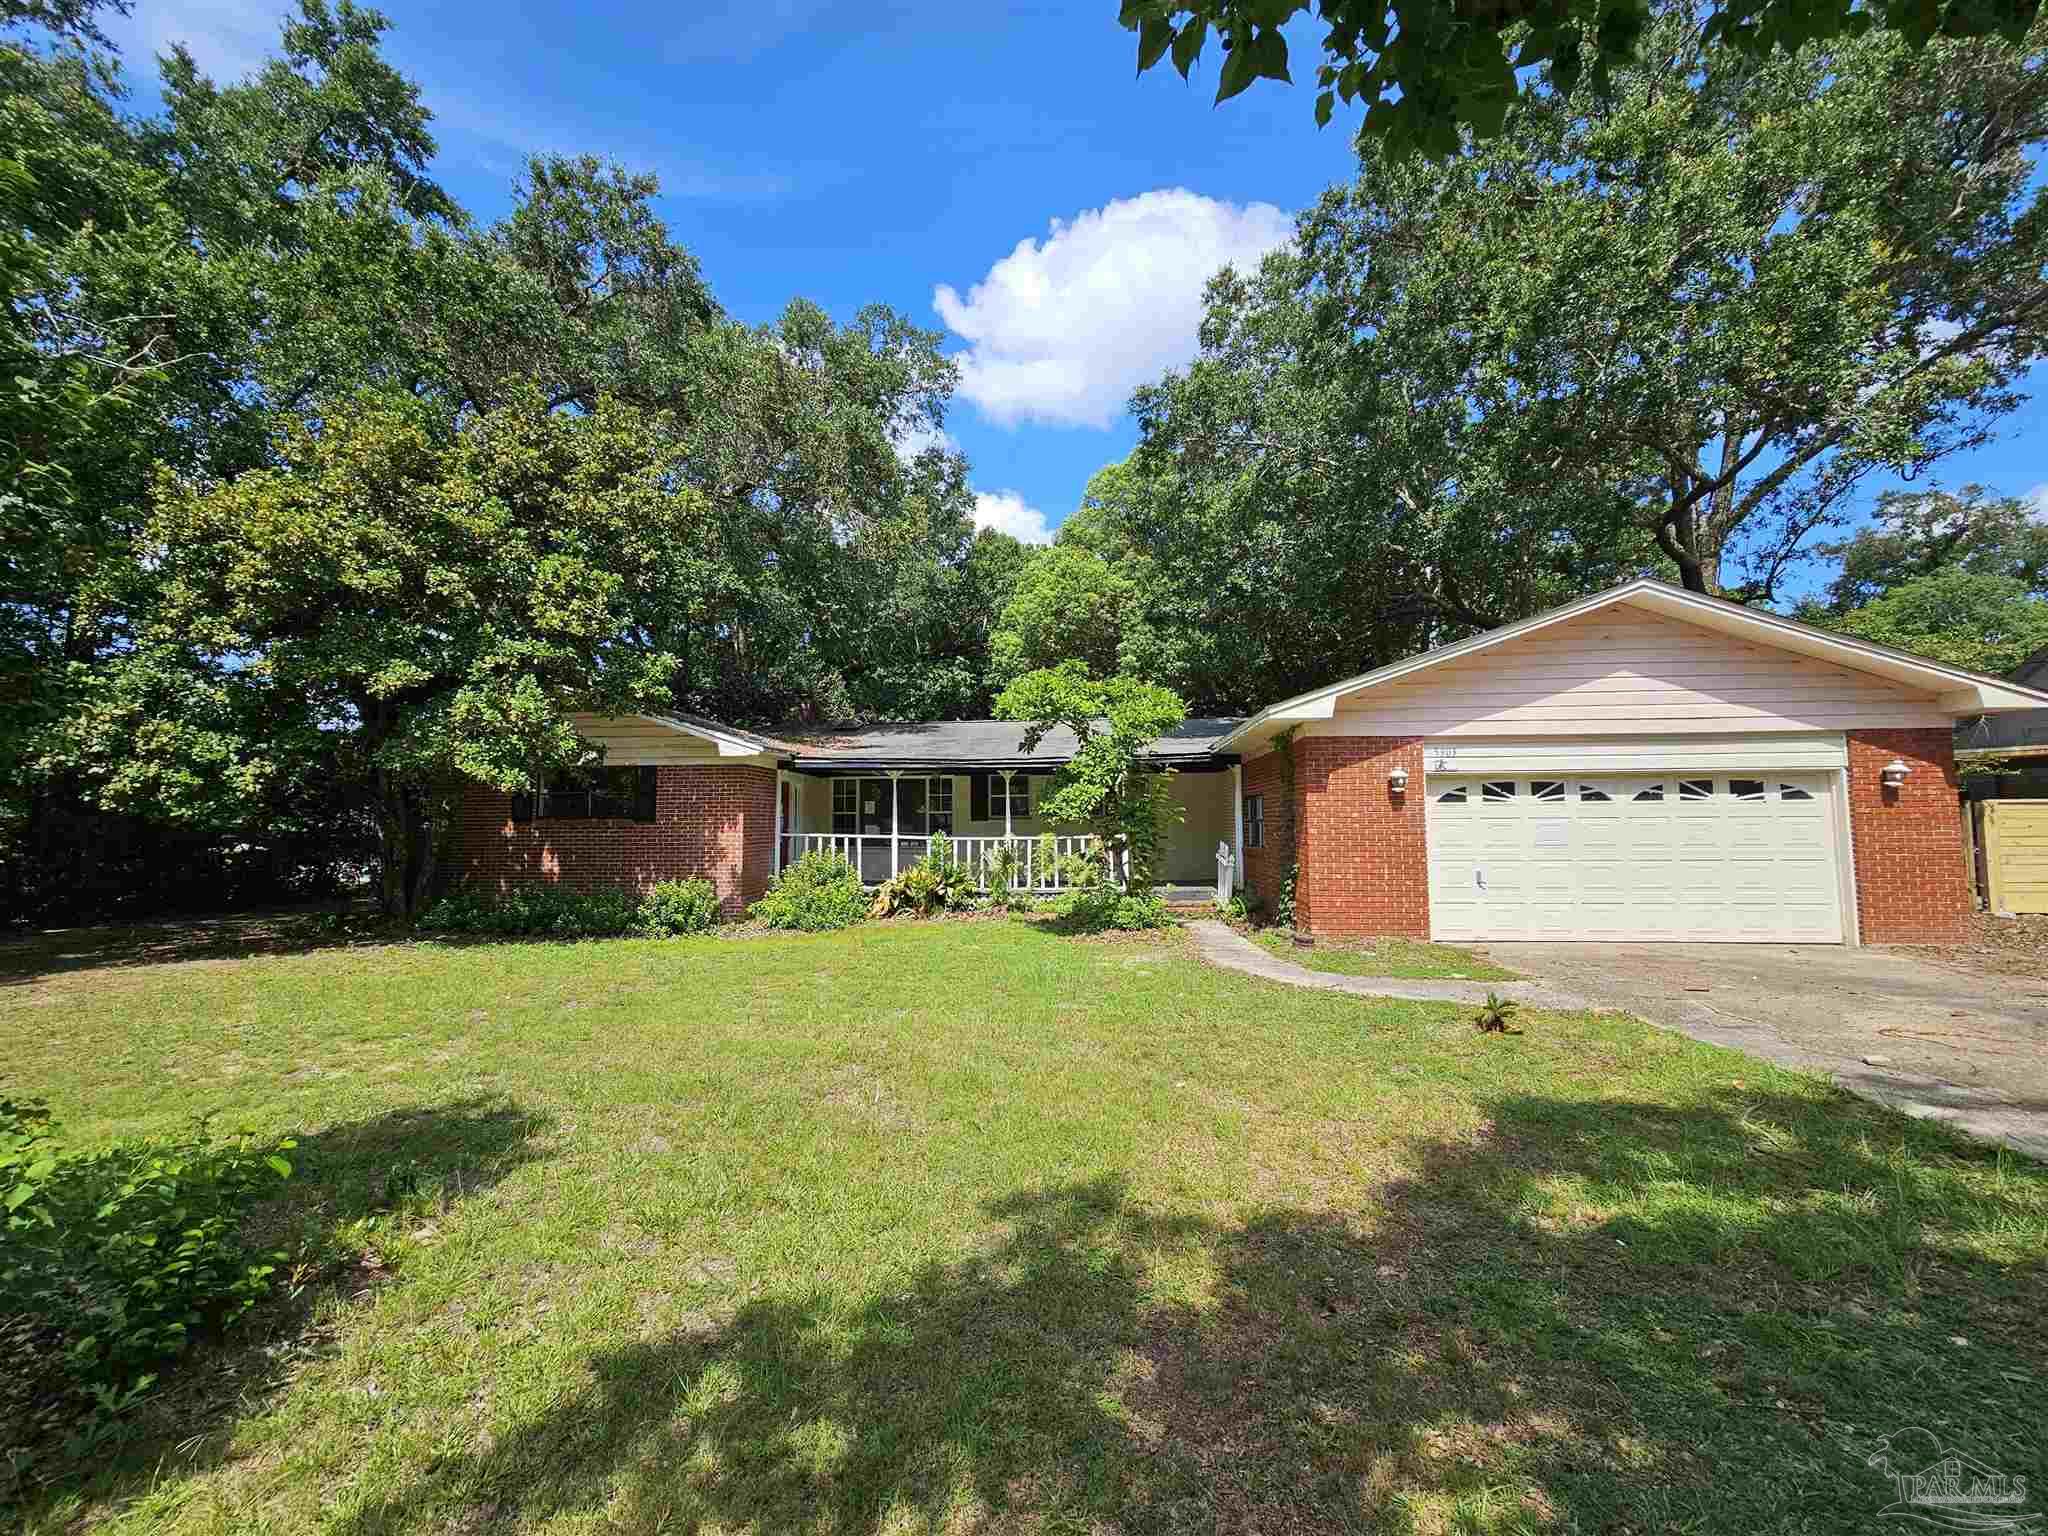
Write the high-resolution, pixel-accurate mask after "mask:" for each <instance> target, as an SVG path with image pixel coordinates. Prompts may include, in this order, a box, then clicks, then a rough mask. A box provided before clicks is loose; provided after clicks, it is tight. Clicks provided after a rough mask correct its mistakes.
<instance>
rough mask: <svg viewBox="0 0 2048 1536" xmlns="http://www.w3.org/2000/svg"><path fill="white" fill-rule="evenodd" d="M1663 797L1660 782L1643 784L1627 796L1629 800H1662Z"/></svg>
mask: <svg viewBox="0 0 2048 1536" xmlns="http://www.w3.org/2000/svg"><path fill="white" fill-rule="evenodd" d="M1663 798H1664V786H1663V785H1662V784H1645V785H1644V786H1643V787H1642V788H1641V789H1639V790H1637V791H1636V792H1635V793H1634V794H1632V795H1630V796H1629V799H1631V800H1662V799H1663Z"/></svg>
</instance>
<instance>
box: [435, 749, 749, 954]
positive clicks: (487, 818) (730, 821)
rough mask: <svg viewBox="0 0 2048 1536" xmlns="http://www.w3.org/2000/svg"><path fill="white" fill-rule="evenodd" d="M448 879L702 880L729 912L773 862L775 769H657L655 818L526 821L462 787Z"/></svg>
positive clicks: (499, 882)
mask: <svg viewBox="0 0 2048 1536" xmlns="http://www.w3.org/2000/svg"><path fill="white" fill-rule="evenodd" d="M453 862H454V865H455V868H454V870H453V874H454V877H455V878H456V879H458V880H467V881H472V882H477V883H481V884H485V885H493V886H496V887H498V888H499V889H503V888H504V887H506V886H507V885H510V884H511V883H512V882H514V881H518V880H554V881H560V882H561V883H563V884H565V885H576V886H595V885H625V886H629V887H631V888H633V889H635V890H645V889H646V888H647V887H648V886H650V885H653V884H655V883H656V882H657V881H661V880H693V879H696V878H698V877H700V876H701V877H703V878H705V879H708V880H710V881H711V883H712V884H713V885H715V886H716V887H717V888H718V895H719V901H720V905H721V906H723V907H724V909H725V912H726V914H727V915H728V916H731V917H737V916H739V915H740V913H741V911H742V909H743V908H744V907H745V906H746V905H747V904H748V903H749V902H752V901H756V900H758V899H759V898H760V896H761V894H762V893H763V892H764V891H766V890H767V889H768V881H769V879H770V878H771V876H772V874H773V870H774V863H775V770H774V769H773V768H759V767H752V766H733V767H708V766H701V767H700V766H698V765H695V764H690V765H687V766H679V767H663V768H657V769H656V770H655V785H654V820H653V821H651V822H643V821H622V820H613V819H602V820H591V821H576V820H561V821H524V822H515V821H514V820H513V819H512V797H511V796H509V795H504V794H500V793H498V792H497V791H496V790H493V789H488V788H486V787H484V786H483V785H480V784H471V785H469V786H468V787H467V789H466V791H465V793H464V795H463V799H462V821H461V825H460V826H459V827H458V828H457V830H456V845H455V854H454V860H453Z"/></svg>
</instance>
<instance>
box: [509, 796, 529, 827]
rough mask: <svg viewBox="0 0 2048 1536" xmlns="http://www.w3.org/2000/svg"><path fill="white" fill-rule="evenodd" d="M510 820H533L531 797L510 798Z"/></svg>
mask: <svg viewBox="0 0 2048 1536" xmlns="http://www.w3.org/2000/svg"><path fill="white" fill-rule="evenodd" d="M512 819H513V820H514V821H531V820H533V796H532V795H530V794H529V795H514V796H513V797H512Z"/></svg>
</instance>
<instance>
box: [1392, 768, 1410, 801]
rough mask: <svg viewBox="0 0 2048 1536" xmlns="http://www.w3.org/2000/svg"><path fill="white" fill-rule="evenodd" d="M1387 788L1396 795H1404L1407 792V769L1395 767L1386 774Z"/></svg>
mask: <svg viewBox="0 0 2048 1536" xmlns="http://www.w3.org/2000/svg"><path fill="white" fill-rule="evenodd" d="M1387 788H1388V789H1391V790H1392V791H1393V792H1394V793H1395V794H1397V795H1405V794H1406V793H1407V792H1408V770H1407V769H1406V768H1396V769H1394V770H1393V771H1392V772H1390V773H1389V774H1388V775H1387Z"/></svg>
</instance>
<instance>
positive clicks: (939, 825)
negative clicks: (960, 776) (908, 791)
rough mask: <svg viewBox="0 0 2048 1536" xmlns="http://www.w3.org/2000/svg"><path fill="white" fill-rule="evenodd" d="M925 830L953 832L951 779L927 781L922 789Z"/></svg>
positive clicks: (949, 833)
mask: <svg viewBox="0 0 2048 1536" xmlns="http://www.w3.org/2000/svg"><path fill="white" fill-rule="evenodd" d="M924 819H925V830H926V832H927V833H930V832H944V833H945V834H946V835H947V836H949V837H950V836H951V835H952V832H953V781H952V779H951V778H944V779H927V780H926V781H925V789H924Z"/></svg>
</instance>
